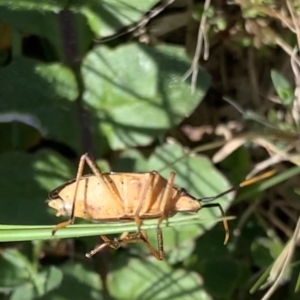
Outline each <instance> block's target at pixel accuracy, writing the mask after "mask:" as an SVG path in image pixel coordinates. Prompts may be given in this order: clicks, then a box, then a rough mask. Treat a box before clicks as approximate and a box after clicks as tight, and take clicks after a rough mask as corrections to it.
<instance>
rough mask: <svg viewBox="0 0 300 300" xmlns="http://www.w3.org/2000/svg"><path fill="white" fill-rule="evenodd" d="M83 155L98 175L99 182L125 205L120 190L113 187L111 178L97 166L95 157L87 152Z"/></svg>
mask: <svg viewBox="0 0 300 300" xmlns="http://www.w3.org/2000/svg"><path fill="white" fill-rule="evenodd" d="M83 156H84V160H85V161H86V163H87V164H88V166H89V167H90V169H91V170H92V172H93V173H94V175H95V176H96V177H97V179H98V180H99V182H100V183H101V184H102V185H103V186H104V187H105V188H106V189H107V192H108V193H110V194H111V195H113V197H114V198H115V199H116V200H117V201H119V203H120V204H121V205H122V206H123V201H122V198H121V196H120V195H119V193H118V191H116V190H115V189H114V188H113V185H112V183H111V181H110V180H109V178H107V177H106V176H104V175H103V174H102V173H101V170H100V169H99V167H98V166H97V164H96V163H95V161H94V160H93V159H91V158H90V157H89V156H88V154H87V153H86V154H84V155H83Z"/></svg>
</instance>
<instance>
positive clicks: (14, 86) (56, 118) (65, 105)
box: [0, 58, 79, 149]
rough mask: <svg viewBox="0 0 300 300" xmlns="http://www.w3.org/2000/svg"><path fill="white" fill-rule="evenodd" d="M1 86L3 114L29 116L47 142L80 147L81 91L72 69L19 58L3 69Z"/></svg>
mask: <svg viewBox="0 0 300 300" xmlns="http://www.w3.org/2000/svg"><path fill="white" fill-rule="evenodd" d="M0 82H1V85H0V95H1V102H0V114H3V113H12V112H13V113H18V114H27V115H28V116H29V117H32V119H35V120H36V122H37V123H40V124H41V127H42V128H43V132H42V133H44V135H46V137H47V138H49V139H54V140H57V141H60V142H63V143H66V144H68V145H69V146H71V147H73V148H75V149H76V148H77V147H78V145H79V142H78V139H79V138H78V131H79V130H78V123H77V122H76V107H75V102H74V100H75V99H76V97H77V96H78V90H77V84H76V80H75V76H74V74H73V73H72V72H71V70H70V69H68V68H67V67H64V66H62V65H60V64H48V65H47V64H42V63H38V62H37V61H34V60H31V59H25V58H18V59H15V60H14V61H13V62H12V63H11V64H10V65H8V66H7V67H5V68H1V69H0ZM25 100H26V101H25ZM70 133H72V134H70Z"/></svg>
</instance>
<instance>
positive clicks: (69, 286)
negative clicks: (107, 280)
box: [40, 262, 104, 300]
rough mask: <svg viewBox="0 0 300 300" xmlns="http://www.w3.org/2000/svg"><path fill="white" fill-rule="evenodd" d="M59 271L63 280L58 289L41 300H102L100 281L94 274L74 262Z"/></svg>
mask: <svg viewBox="0 0 300 300" xmlns="http://www.w3.org/2000/svg"><path fill="white" fill-rule="evenodd" d="M61 271H62V274H63V280H62V282H61V284H60V286H59V288H57V289H55V290H53V291H52V292H50V293H48V294H46V295H45V296H44V297H42V298H40V299H41V300H69V299H91V300H93V299H95V300H101V299H104V298H103V293H102V287H101V281H100V278H99V275H98V274H97V273H96V272H93V271H91V270H89V269H88V268H87V267H85V266H83V265H81V264H79V263H75V262H73V263H68V264H66V265H64V266H63V267H62V268H61Z"/></svg>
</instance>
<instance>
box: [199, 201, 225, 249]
mask: <svg viewBox="0 0 300 300" xmlns="http://www.w3.org/2000/svg"><path fill="white" fill-rule="evenodd" d="M205 207H218V208H219V209H220V211H221V215H222V217H223V218H224V219H223V226H224V230H225V240H224V245H226V244H227V242H228V239H229V227H228V222H227V220H226V219H225V217H226V215H225V212H224V210H223V208H222V206H221V205H220V204H219V203H207V204H204V205H202V208H205Z"/></svg>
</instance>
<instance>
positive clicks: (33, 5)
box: [0, 0, 157, 37]
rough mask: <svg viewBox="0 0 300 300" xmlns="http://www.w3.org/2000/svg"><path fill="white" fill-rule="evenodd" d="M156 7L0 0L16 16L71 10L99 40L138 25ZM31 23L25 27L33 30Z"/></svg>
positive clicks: (90, 0) (114, 1)
mask: <svg viewBox="0 0 300 300" xmlns="http://www.w3.org/2000/svg"><path fill="white" fill-rule="evenodd" d="M156 3H157V1H156V0H144V1H140V0H101V1H95V0H84V1H83V0H70V1H67V0H61V1H60V0H39V1H36V0H14V1H11V0H0V10H1V7H2V8H4V9H6V10H10V11H11V12H16V14H18V13H23V14H24V13H27V12H29V13H32V14H34V15H35V16H36V17H38V14H40V16H41V17H42V16H43V15H50V14H52V13H59V12H61V11H62V10H63V9H69V10H71V11H73V12H75V13H76V14H81V15H82V16H84V17H85V18H86V19H87V23H88V25H89V27H90V29H91V30H92V31H93V32H94V33H95V34H96V35H97V36H99V37H104V36H108V35H112V34H114V33H116V32H117V31H119V30H120V29H121V28H123V27H126V26H129V25H133V24H135V23H136V22H138V21H139V20H140V19H141V18H142V17H143V16H144V15H145V13H146V12H147V11H149V10H150V9H151V8H152V7H153V6H154V5H155V4H156ZM0 15H1V12H0ZM11 16H12V15H11ZM12 17H13V16H12ZM25 17H26V14H25ZM28 20H30V18H29V19H28ZM40 20H41V19H40ZM31 21H32V20H31ZM29 23H30V22H27V24H25V23H24V24H25V25H26V27H27V26H31V25H30V24H29ZM33 23H34V22H33ZM34 24H35V23H34ZM27 28H28V27H27ZM31 28H32V26H31Z"/></svg>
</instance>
